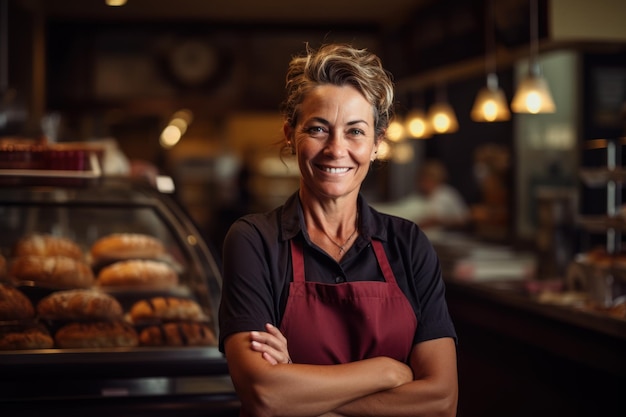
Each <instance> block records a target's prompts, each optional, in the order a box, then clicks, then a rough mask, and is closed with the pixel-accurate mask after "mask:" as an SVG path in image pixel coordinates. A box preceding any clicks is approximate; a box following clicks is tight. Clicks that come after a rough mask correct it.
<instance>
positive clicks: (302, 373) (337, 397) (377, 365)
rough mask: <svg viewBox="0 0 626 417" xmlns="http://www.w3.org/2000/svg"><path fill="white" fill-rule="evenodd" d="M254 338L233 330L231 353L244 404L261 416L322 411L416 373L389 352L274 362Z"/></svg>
mask: <svg viewBox="0 0 626 417" xmlns="http://www.w3.org/2000/svg"><path fill="white" fill-rule="evenodd" d="M249 340H250V339H249V337H247V335H244V334H238V335H233V336H231V337H230V338H229V339H228V340H227V343H226V356H227V359H228V363H229V368H230V373H231V378H232V379H233V383H234V385H235V388H236V389H237V393H238V395H239V396H240V398H241V401H242V404H243V406H244V408H246V409H247V410H248V411H249V413H250V414H253V415H255V416H262V417H264V416H312V415H322V414H324V413H327V412H329V411H332V410H334V409H337V408H338V407H341V406H343V405H345V404H347V403H350V402H352V401H354V400H356V399H358V398H361V397H364V396H367V395H370V394H373V393H375V392H378V391H384V390H388V389H391V388H395V387H398V386H401V385H402V384H405V383H407V382H409V381H411V380H412V379H413V373H412V371H411V369H410V368H409V367H408V366H406V365H405V364H403V363H401V362H398V361H395V360H393V359H390V358H385V357H379V358H372V359H366V360H363V361H358V362H353V363H348V364H342V365H302V364H279V365H272V364H270V363H269V362H267V361H266V360H265V359H263V358H262V355H261V354H260V353H259V352H254V351H252V350H251V349H250V348H249V343H250V342H249Z"/></svg>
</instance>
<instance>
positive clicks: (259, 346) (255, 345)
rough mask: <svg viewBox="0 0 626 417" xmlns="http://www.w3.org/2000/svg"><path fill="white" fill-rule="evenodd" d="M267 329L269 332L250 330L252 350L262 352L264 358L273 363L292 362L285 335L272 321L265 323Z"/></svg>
mask: <svg viewBox="0 0 626 417" xmlns="http://www.w3.org/2000/svg"><path fill="white" fill-rule="evenodd" d="M265 329H266V330H267V332H250V340H251V341H252V343H251V345H252V350H254V351H255V352H260V353H261V354H262V356H263V359H265V360H266V361H268V362H269V363H271V364H272V365H278V364H279V363H291V358H290V356H289V350H287V339H286V338H285V336H283V334H282V333H281V332H280V330H278V328H276V327H275V326H273V325H271V324H270V323H267V324H266V325H265Z"/></svg>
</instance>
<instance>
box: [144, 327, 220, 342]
mask: <svg viewBox="0 0 626 417" xmlns="http://www.w3.org/2000/svg"><path fill="white" fill-rule="evenodd" d="M139 343H140V344H141V345H142V346H213V345H215V344H216V343H217V341H216V338H215V334H214V333H213V331H212V330H211V329H210V328H209V326H207V325H206V324H202V323H166V324H163V325H160V326H150V327H147V328H145V329H143V330H142V331H141V333H140V334H139Z"/></svg>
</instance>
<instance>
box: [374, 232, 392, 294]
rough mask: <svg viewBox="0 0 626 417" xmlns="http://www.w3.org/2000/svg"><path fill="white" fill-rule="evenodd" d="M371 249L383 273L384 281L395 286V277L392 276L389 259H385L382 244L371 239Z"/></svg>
mask: <svg viewBox="0 0 626 417" xmlns="http://www.w3.org/2000/svg"><path fill="white" fill-rule="evenodd" d="M372 247H373V248H374V253H375V254H376V259H377V260H378V265H379V266H380V269H381V271H382V272H383V276H384V277H385V281H387V283H393V284H395V283H396V277H395V275H394V274H393V270H392V269H391V265H390V264H389V259H387V254H385V248H383V243H382V242H381V241H380V240H376V239H372Z"/></svg>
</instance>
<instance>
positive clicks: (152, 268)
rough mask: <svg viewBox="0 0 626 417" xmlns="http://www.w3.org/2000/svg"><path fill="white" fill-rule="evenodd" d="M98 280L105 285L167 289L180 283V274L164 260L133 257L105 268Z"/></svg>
mask: <svg viewBox="0 0 626 417" xmlns="http://www.w3.org/2000/svg"><path fill="white" fill-rule="evenodd" d="M97 282H98V285H100V286H103V287H127V288H128V287H135V288H136V287H141V288H149V289H167V288H172V287H174V286H176V285H177V284H178V274H177V273H176V271H174V269H173V268H172V267H171V266H169V265H167V264H165V263H163V262H159V261H150V260H136V259H133V260H129V261H120V262H116V263H114V264H111V265H109V266H107V267H105V268H103V269H102V270H101V271H100V273H99V274H98V280H97Z"/></svg>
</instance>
